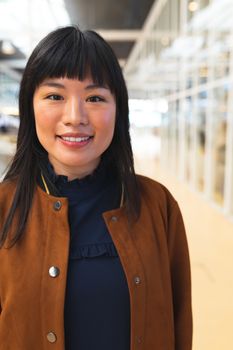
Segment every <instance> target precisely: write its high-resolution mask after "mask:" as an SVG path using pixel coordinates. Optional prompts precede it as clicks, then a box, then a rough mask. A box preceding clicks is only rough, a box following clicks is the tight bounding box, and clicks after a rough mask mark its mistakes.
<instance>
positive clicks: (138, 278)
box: [134, 276, 141, 284]
mask: <svg viewBox="0 0 233 350" xmlns="http://www.w3.org/2000/svg"><path fill="white" fill-rule="evenodd" d="M134 283H135V284H140V283H141V278H140V277H139V276H135V277H134Z"/></svg>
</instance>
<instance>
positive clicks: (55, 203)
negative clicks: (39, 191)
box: [53, 201, 62, 211]
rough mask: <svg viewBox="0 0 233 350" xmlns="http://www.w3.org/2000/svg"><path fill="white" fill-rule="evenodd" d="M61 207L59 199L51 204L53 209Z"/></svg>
mask: <svg viewBox="0 0 233 350" xmlns="http://www.w3.org/2000/svg"><path fill="white" fill-rule="evenodd" d="M61 207H62V204H61V202H60V201H56V202H54V204H53V208H54V210H57V211H58V210H60V209H61Z"/></svg>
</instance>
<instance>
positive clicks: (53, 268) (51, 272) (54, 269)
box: [49, 266, 60, 278]
mask: <svg viewBox="0 0 233 350" xmlns="http://www.w3.org/2000/svg"><path fill="white" fill-rule="evenodd" d="M59 274H60V270H59V268H58V267H56V266H51V267H50V269H49V276H50V277H53V278H54V277H57V276H58V275H59Z"/></svg>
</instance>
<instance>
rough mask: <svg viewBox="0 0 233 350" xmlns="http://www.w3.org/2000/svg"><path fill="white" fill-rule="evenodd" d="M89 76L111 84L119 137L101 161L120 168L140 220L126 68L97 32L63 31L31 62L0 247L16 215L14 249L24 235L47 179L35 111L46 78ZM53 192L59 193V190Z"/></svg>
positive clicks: (132, 213)
mask: <svg viewBox="0 0 233 350" xmlns="http://www.w3.org/2000/svg"><path fill="white" fill-rule="evenodd" d="M89 73H90V74H91V76H92V79H93V81H94V82H95V83H97V84H100V85H102V84H107V86H108V87H109V89H110V90H111V92H112V94H113V95H114V96H115V101H116V122H115V129H114V135H113V139H112V142H111V144H110V146H109V147H108V149H107V150H106V151H105V152H104V154H103V155H102V157H103V158H107V159H108V161H109V162H112V164H113V165H114V166H115V168H116V171H117V174H118V177H119V179H120V181H121V183H122V185H123V187H124V205H125V208H126V212H127V215H128V218H129V219H131V220H132V219H137V217H138V215H139V212H140V195H139V190H138V183H137V178H136V175H135V171H134V164H133V154H132V148H131V142H130V134H129V110H128V92H127V88H126V84H125V81H124V77H123V74H122V70H121V67H120V65H119V63H118V60H117V58H116V56H115V54H114V52H113V50H112V49H111V47H110V45H109V44H108V43H107V42H106V41H105V40H104V39H103V38H102V37H101V36H100V35H98V34H97V33H96V32H94V31H91V30H87V31H81V30H80V29H79V28H78V27H77V26H67V27H62V28H58V29H56V30H54V31H53V32H51V33H49V34H48V35H47V36H46V37H45V38H44V39H42V40H41V41H40V42H39V44H38V45H37V46H36V48H35V49H34V51H33V52H32V54H31V56H30V57H29V60H28V62H27V65H26V68H25V71H24V74H23V77H22V81H21V85H20V91H19V116H20V126H19V132H18V138H17V149H16V153H15V156H14V157H13V160H12V162H11V164H10V166H9V168H8V171H7V173H6V175H5V177H4V181H6V180H13V181H16V191H15V194H14V198H13V202H12V206H11V208H10V211H9V214H8V217H7V219H6V221H5V224H4V227H3V229H2V232H1V236H0V247H1V246H3V244H4V242H5V240H6V237H7V235H8V232H9V229H10V226H11V224H12V221H13V218H14V215H15V213H16V211H17V212H18V214H19V224H18V225H17V228H15V231H14V236H13V238H12V240H11V245H10V246H13V245H14V244H15V243H16V242H17V241H18V239H20V237H21V236H22V235H23V232H24V228H25V225H26V222H27V218H28V214H29V211H30V207H31V204H32V199H33V194H34V191H35V187H36V185H37V178H38V174H40V172H41V171H42V172H43V173H44V174H45V175H46V167H47V166H46V164H47V152H46V151H45V149H44V148H43V147H42V145H41V144H40V142H39V140H38V137H37V134H36V128H35V118H34V111H33V95H34V92H35V90H36V88H37V87H38V86H39V85H40V84H41V83H42V81H44V80H45V79H47V78H61V77H67V78H71V79H75V78H77V79H79V80H83V79H85V77H86V76H87V74H89ZM47 180H48V179H47ZM50 185H51V186H53V184H50ZM53 190H54V192H55V191H56V189H55V188H54V189H53Z"/></svg>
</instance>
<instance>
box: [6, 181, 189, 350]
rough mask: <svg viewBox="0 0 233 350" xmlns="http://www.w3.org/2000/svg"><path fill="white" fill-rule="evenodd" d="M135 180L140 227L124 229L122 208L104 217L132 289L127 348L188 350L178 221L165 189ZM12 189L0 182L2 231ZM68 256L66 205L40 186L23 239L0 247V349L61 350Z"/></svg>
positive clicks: (184, 250)
mask: <svg viewBox="0 0 233 350" xmlns="http://www.w3.org/2000/svg"><path fill="white" fill-rule="evenodd" d="M138 179H139V181H140V184H141V194H142V207H141V214H140V218H139V220H138V221H137V222H135V223H134V224H132V225H131V226H129V225H128V223H127V218H126V214H125V210H124V207H122V208H119V209H117V210H112V211H108V212H105V213H103V217H104V220H105V223H106V225H107V227H108V230H109V232H110V234H111V236H112V239H113V242H114V243H115V246H116V248H117V250H118V254H119V257H120V259H121V262H122V265H123V268H124V271H125V274H126V278H127V282H128V287H129V293H130V305H131V346H130V349H129V350H190V349H191V348H192V310H191V282H190V263H189V253H188V247H187V240H186V235H185V229H184V225H183V220H182V216H181V213H180V210H179V207H178V205H177V202H176V201H175V200H174V198H173V197H172V195H171V194H170V193H169V191H168V190H167V189H166V188H165V187H164V186H162V185H160V184H159V183H157V182H155V181H153V180H151V179H148V178H146V177H143V176H138ZM13 192H14V185H13V184H12V183H8V182H4V183H2V184H1V185H0V229H1V227H2V225H3V222H4V219H5V218H6V214H7V211H8V210H9V207H10V204H11V200H12V196H13ZM68 255H69V224H68V201H67V199H66V198H57V197H54V196H51V195H48V194H46V193H45V192H44V191H43V190H42V189H41V188H40V187H37V189H36V192H35V195H34V199H33V205H32V207H31V212H30V215H29V219H28V223H27V226H26V231H25V235H24V236H23V239H22V240H20V241H19V242H17V243H16V245H15V246H14V247H13V248H11V249H6V248H5V247H3V248H2V249H0V350H49V349H54V350H64V319H63V311H64V299H65V289H66V273H67V262H68ZM51 267H55V268H52V269H51ZM56 268H57V269H56ZM58 272H59V273H58ZM90 350H94V349H90ZM109 350H111V349H109ZM119 350H120V349H119Z"/></svg>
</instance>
